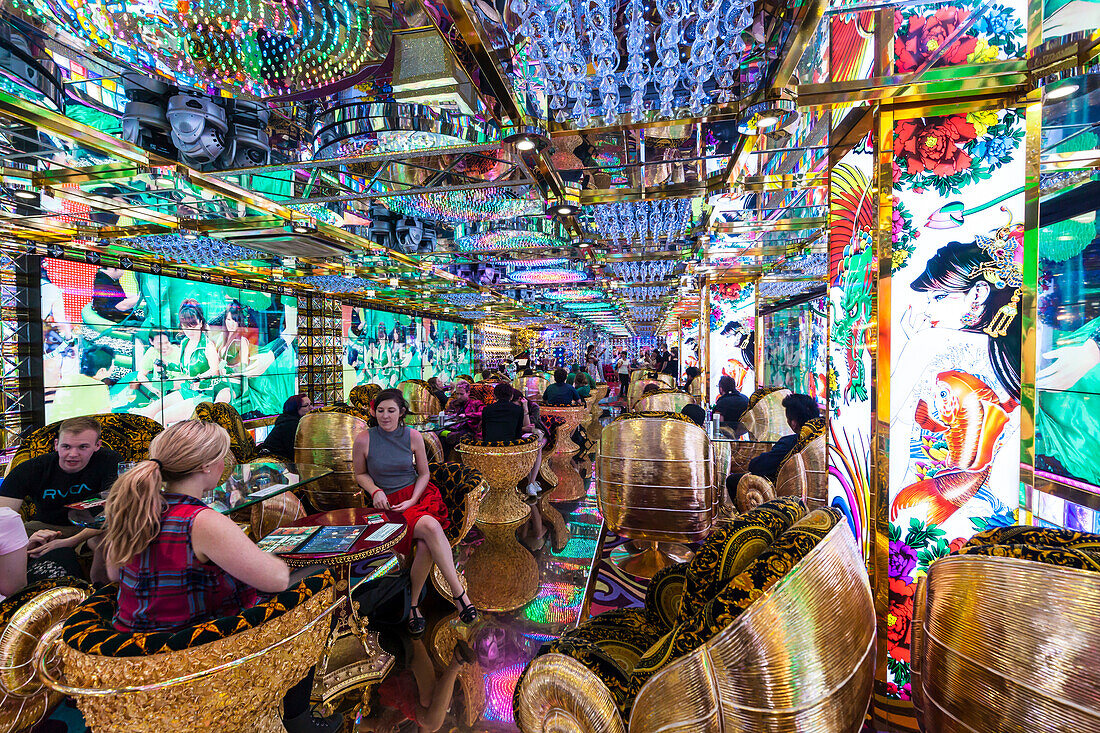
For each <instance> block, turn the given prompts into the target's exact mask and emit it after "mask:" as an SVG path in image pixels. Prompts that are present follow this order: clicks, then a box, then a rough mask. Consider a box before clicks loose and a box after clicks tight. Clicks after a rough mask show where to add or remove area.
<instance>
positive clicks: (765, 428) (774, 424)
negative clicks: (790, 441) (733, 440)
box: [741, 389, 791, 443]
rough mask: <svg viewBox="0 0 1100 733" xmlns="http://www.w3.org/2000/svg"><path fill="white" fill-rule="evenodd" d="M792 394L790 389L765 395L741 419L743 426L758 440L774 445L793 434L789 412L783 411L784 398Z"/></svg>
mask: <svg viewBox="0 0 1100 733" xmlns="http://www.w3.org/2000/svg"><path fill="white" fill-rule="evenodd" d="M790 393H791V391H790V390H789V389H780V390H776V391H775V392H771V393H770V394H766V395H764V396H763V397H761V398H760V401H759V402H757V403H756V404H755V405H753V406H752V409H751V410H749V411H748V412H746V413H745V415H744V417H742V418H741V424H742V425H744V426H745V429H746V430H748V431H749V434H750V435H752V436H753V437H754V438H755V439H756V440H763V441H771V442H773V443H774V442H775V441H777V440H779V439H780V438H782V437H783V436H784V435H790V434H791V426H790V425H788V424H787V411H786V410H784V409H783V398H784V397H786V396H787V395H789V394H790Z"/></svg>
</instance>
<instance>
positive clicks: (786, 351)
mask: <svg viewBox="0 0 1100 733" xmlns="http://www.w3.org/2000/svg"><path fill="white" fill-rule="evenodd" d="M825 310H826V303H825V299H824V298H819V299H817V300H813V301H811V302H808V303H801V304H799V305H796V306H792V307H790V308H784V309H783V310H781V311H776V312H774V313H769V314H768V315H766V316H764V333H766V334H768V337H767V338H766V339H764V343H763V357H764V364H763V383H764V384H773V385H776V386H779V387H786V388H787V389H789V390H791V391H792V392H798V393H800V394H807V395H810V396H811V397H813V398H814V400H815V401H816V402H817V403H818V404H822V405H823V404H825V400H826V394H825Z"/></svg>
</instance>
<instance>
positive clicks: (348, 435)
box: [294, 412, 367, 511]
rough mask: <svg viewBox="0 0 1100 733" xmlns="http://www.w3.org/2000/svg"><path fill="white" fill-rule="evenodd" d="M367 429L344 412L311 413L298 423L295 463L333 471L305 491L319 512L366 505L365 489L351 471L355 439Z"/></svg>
mask: <svg viewBox="0 0 1100 733" xmlns="http://www.w3.org/2000/svg"><path fill="white" fill-rule="evenodd" d="M366 429H367V421H366V420H364V419H362V418H359V417H355V416H354V415H349V414H344V413H341V412H311V413H310V414H308V415H306V416H305V417H303V418H302V420H301V422H299V423H298V432H297V433H295V435H294V460H295V461H296V462H298V463H313V464H316V465H318V466H327V467H328V468H331V469H332V470H333V473H331V474H329V475H328V476H325V477H324V478H322V479H319V480H317V481H314V482H313V483H311V484H309V485H308V486H306V487H305V488H304V489H303V491H304V492H305V494H306V496H307V497H308V498H309V501H310V503H311V504H313V506H314V507H315V508H316V509H317V510H319V511H329V510H330V509H351V508H358V507H361V506H364V505H365V497H364V494H363V489H362V487H360V486H359V484H358V483H357V482H356V480H355V471H354V469H353V467H352V445H353V444H354V443H355V436H357V435H359V433H361V432H363V431H364V430H366Z"/></svg>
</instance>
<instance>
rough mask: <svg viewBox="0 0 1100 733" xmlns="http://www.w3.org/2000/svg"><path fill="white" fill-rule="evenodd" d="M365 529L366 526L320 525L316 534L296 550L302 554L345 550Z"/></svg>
mask: <svg viewBox="0 0 1100 733" xmlns="http://www.w3.org/2000/svg"><path fill="white" fill-rule="evenodd" d="M365 529H366V527H362V526H335V527H321V528H320V530H319V531H318V532H317V534H315V535H314V536H313V537H312V538H311V539H310V540H309V541H308V542H306V543H305V544H304V545H302V546H301V547H299V548H298V549H297V550H296V552H297V553H299V554H302V555H325V554H331V553H335V552H347V551H348V550H349V549H351V546H352V545H354V544H355V541H356V540H358V539H359V535H361V534H363V531H364V530H365Z"/></svg>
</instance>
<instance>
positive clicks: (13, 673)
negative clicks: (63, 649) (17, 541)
mask: <svg viewBox="0 0 1100 733" xmlns="http://www.w3.org/2000/svg"><path fill="white" fill-rule="evenodd" d="M91 594H92V586H91V585H89V584H88V583H85V582H84V581H82V580H76V579H74V578H62V579H60V580H41V581H38V582H37V583H33V584H31V585H29V586H27V587H26V588H23V589H22V590H20V591H19V592H17V593H16V594H15V595H13V596H11V597H10V598H8V599H6V600H4V601H3V602H0V731H3V732H4V733H12V732H14V731H20V730H25V729H27V728H30V727H31V726H33V725H34V724H36V723H37V722H38V721H40V720H42V719H43V718H45V717H46V716H47V715H49V714H50V712H51V711H52V710H53V709H54V708H55V707H57V705H58V703H60V702H61V699H62V696H61V695H60V694H58V693H56V692H54V691H52V690H50V689H49V688H48V687H45V686H44V685H43V684H42V683H41V682H40V681H39V680H38V677H37V675H36V673H35V669H34V655H35V652H36V650H37V649H38V648H39V646H40V644H43V643H48V642H49V641H50V640H52V639H53V638H55V637H56V636H57V634H59V633H60V631H61V622H62V620H63V619H64V618H65V617H66V616H68V615H69V613H70V612H71V611H72V610H73V609H75V608H76V607H77V606H79V605H80V604H81V603H83V602H84V600H85V599H86V598H87V597H88V596H90V595H91Z"/></svg>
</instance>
